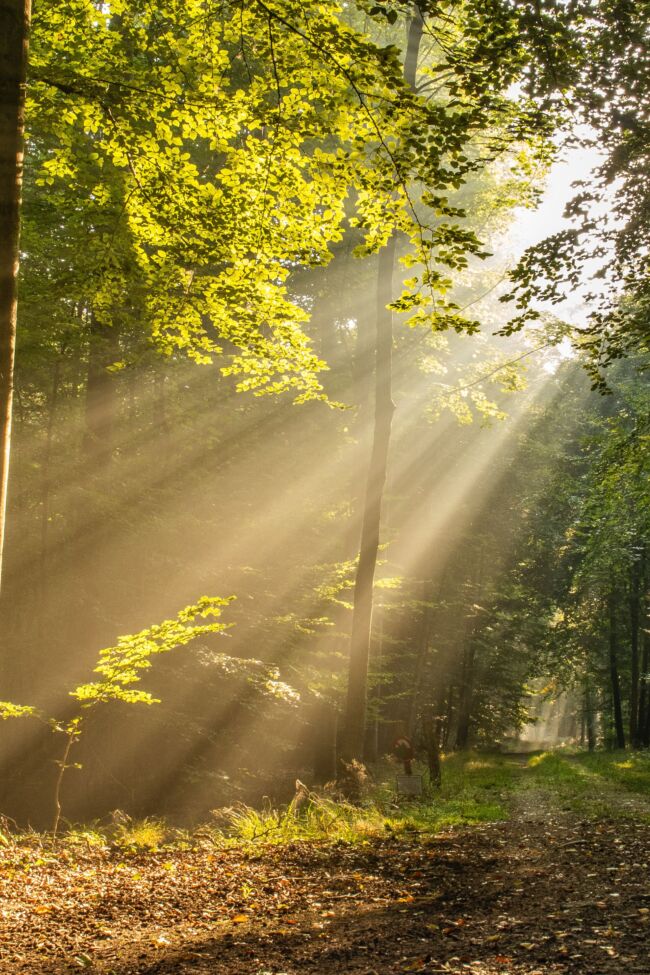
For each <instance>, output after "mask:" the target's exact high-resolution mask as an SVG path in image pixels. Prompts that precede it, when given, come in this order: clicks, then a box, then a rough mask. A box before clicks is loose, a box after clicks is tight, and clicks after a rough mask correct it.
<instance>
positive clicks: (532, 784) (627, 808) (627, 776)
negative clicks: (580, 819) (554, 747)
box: [525, 752, 650, 823]
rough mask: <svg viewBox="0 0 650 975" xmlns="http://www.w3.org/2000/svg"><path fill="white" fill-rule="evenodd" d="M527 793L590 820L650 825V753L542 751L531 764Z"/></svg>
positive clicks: (533, 757)
mask: <svg viewBox="0 0 650 975" xmlns="http://www.w3.org/2000/svg"><path fill="white" fill-rule="evenodd" d="M528 772H529V775H528V776H527V778H526V780H525V785H526V787H528V788H535V789H538V790H541V791H542V792H544V793H545V794H546V796H547V798H548V800H549V801H551V802H553V803H554V804H555V805H557V806H559V807H560V808H563V809H567V810H571V811H573V812H576V813H579V814H580V815H583V816H587V817H589V818H603V817H606V818H610V819H636V820H637V821H639V822H647V823H650V754H648V752H592V753H588V752H575V753H571V752H541V753H540V754H537V755H533V756H532V757H531V758H530V759H529V761H528Z"/></svg>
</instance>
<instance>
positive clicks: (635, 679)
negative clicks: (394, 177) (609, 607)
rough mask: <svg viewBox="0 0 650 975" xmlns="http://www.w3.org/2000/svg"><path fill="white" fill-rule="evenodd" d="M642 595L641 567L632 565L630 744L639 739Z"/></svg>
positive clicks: (634, 563) (634, 744)
mask: <svg viewBox="0 0 650 975" xmlns="http://www.w3.org/2000/svg"><path fill="white" fill-rule="evenodd" d="M640 595H641V565H640V563H639V562H638V561H636V560H635V561H634V562H633V563H632V571H631V577H630V742H631V744H632V746H636V745H637V744H638V737H639V598H640Z"/></svg>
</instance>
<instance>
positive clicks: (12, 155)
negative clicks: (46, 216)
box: [0, 0, 31, 573]
mask: <svg viewBox="0 0 650 975" xmlns="http://www.w3.org/2000/svg"><path fill="white" fill-rule="evenodd" d="M30 17H31V0H0V217H1V220H2V223H1V224H0V573H1V570H2V552H3V548H4V538H5V518H6V510H7V487H8V481H9V452H10V448H11V411H12V401H13V388H14V357H15V350H16V308H17V292H16V282H17V276H18V257H19V252H18V241H19V231H20V201H21V193H22V183H23V144H24V131H25V76H26V71H27V51H28V43H29V24H30Z"/></svg>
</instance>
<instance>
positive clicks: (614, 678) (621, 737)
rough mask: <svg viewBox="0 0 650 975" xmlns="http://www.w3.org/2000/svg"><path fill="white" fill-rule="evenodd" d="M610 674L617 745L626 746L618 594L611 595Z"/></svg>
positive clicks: (619, 746)
mask: <svg viewBox="0 0 650 975" xmlns="http://www.w3.org/2000/svg"><path fill="white" fill-rule="evenodd" d="M609 674H610V679H611V684H612V707H613V711H614V731H615V735H616V747H617V748H625V729H624V727H623V709H622V706H621V683H620V680H619V676H618V634H617V631H616V595H615V593H612V594H611V595H610V597H609Z"/></svg>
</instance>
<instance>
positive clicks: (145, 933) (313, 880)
mask: <svg viewBox="0 0 650 975" xmlns="http://www.w3.org/2000/svg"><path fill="white" fill-rule="evenodd" d="M526 803H527V806H526V809H521V810H520V813H519V815H518V816H517V818H516V819H515V820H513V821H511V822H509V823H499V824H494V825H490V826H486V827H482V828H480V829H476V828H474V829H472V830H464V831H457V832H454V833H449V834H447V835H444V836H441V837H437V838H424V837H419V836H412V837H410V838H408V839H399V840H398V839H396V838H395V837H393V836H390V835H388V836H387V837H386V838H385V839H377V840H373V841H370V842H367V843H365V844H363V845H357V846H353V847H350V846H347V845H341V846H338V847H337V846H335V847H331V846H330V847H319V846H317V845H302V844H296V845H292V846H289V847H282V848H280V847H276V848H270V849H267V850H265V851H261V852H260V853H258V854H255V855H252V856H248V857H243V856H242V854H241V852H237V851H227V852H214V851H212V852H209V851H207V850H206V851H185V852H174V853H164V854H159V855H158V854H157V855H151V854H149V855H147V856H138V857H128V858H125V857H124V855H123V854H122V855H120V854H119V853H117V852H114V851H113V852H106V853H103V854H102V853H93V852H91V851H88V853H87V854H86V855H85V856H84V857H81V858H79V857H78V856H77V857H75V858H74V860H73V859H72V858H69V859H67V858H66V855H65V854H61V855H60V856H59V858H57V860H56V861H54V862H49V861H48V858H47V857H43V856H42V855H41V856H37V855H36V854H35V853H33V852H29V853H26V854H25V855H24V856H23V858H22V860H21V861H17V860H16V851H4V853H3V861H4V862H3V869H2V871H1V873H0V878H1V879H0V894H1V896H2V900H1V902H0V911H1V914H2V935H1V936H0V971H1V972H2V973H3V975H4V973H7V975H8V973H12V975H14V973H27V972H29V973H30V975H45V973H63V972H73V971H76V972H78V971H80V970H86V971H89V972H98V973H104V975H108V973H113V975H154V973H156V975H163V973H164V975H182V973H183V975H207V973H220V975H234V973H237V975H240V973H241V975H244V973H246V975H271V973H273V975H279V973H283V975H307V973H317V972H318V973H330V972H333V973H343V972H345V973H358V975H362V973H363V975H388V973H398V972H423V973H432V975H433V973H442V972H452V973H459V975H460V973H466V972H470V973H471V972H473V973H474V975H497V973H499V975H505V973H517V975H551V973H553V975H556V973H567V975H568V973H581V975H614V973H616V975H620V973H622V972H625V973H629V975H650V885H649V884H648V877H649V875H650V874H649V862H650V827H648V826H645V825H638V824H634V823H632V822H615V823H614V822H601V823H594V822H581V821H578V820H575V819H571V818H569V817H567V815H566V814H563V815H557V816H551V815H549V813H548V810H546V809H544V808H542V807H541V806H536V804H535V800H534V794H531V795H529V796H528V798H527V800H526Z"/></svg>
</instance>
